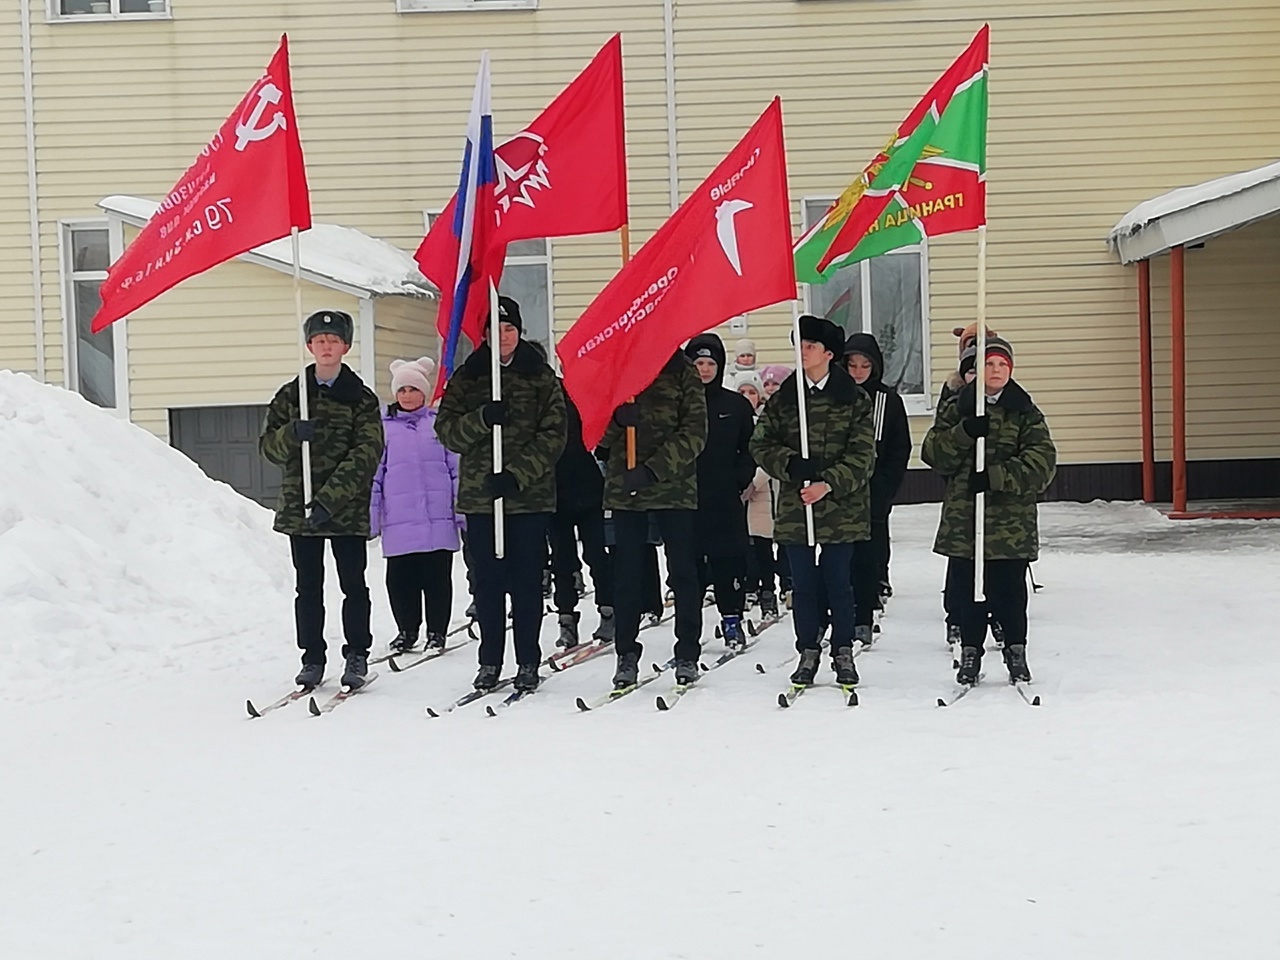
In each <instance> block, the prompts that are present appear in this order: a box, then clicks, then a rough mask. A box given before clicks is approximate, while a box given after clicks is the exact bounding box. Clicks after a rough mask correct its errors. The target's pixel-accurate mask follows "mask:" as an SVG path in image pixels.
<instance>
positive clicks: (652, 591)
mask: <svg viewBox="0 0 1280 960" xmlns="http://www.w3.org/2000/svg"><path fill="white" fill-rule="evenodd" d="M614 582H615V583H616V582H617V581H616V580H615V581H614ZM664 610H666V604H665V603H663V601H662V571H661V570H659V569H658V545H657V544H656V543H647V544H645V551H644V574H643V583H642V586H641V588H640V612H641V613H656V614H657V615H658V616H662V614H663V611H664Z"/></svg>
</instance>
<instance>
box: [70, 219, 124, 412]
mask: <svg viewBox="0 0 1280 960" xmlns="http://www.w3.org/2000/svg"><path fill="white" fill-rule="evenodd" d="M110 263H111V244H110V235H109V233H108V230H107V225H106V223H105V222H102V221H85V222H80V223H64V224H63V225H62V277H63V285H62V289H63V294H62V302H63V311H62V313H63V342H64V343H65V344H66V357H67V371H66V378H67V386H68V387H69V388H70V389H72V390H75V391H76V392H77V393H79V394H80V395H81V396H83V397H84V398H85V399H86V400H89V401H91V402H93V403H96V404H97V405H98V406H100V407H106V408H107V409H109V410H113V409H115V408H116V407H117V406H118V403H117V399H118V391H117V363H116V353H117V346H118V345H117V342H116V341H117V337H118V336H119V335H120V334H119V331H117V330H116V328H117V327H123V325H124V321H123V320H119V321H117V322H116V323H114V324H112V325H111V326H110V327H108V328H107V329H106V330H104V331H102V332H101V333H90V332H89V323H90V322H91V321H92V320H93V315H94V314H95V313H97V312H98V308H99V307H100V306H102V300H101V299H100V298H99V296H98V288H99V287H100V286H101V285H102V281H103V280H105V279H107V267H108V266H109V265H110ZM121 352H123V351H121Z"/></svg>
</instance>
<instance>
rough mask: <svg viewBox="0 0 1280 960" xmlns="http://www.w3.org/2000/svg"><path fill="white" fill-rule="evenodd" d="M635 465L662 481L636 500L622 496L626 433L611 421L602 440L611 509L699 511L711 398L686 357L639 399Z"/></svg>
mask: <svg viewBox="0 0 1280 960" xmlns="http://www.w3.org/2000/svg"><path fill="white" fill-rule="evenodd" d="M636 403H638V404H639V405H640V426H639V428H637V430H636V464H637V465H638V466H639V465H643V466H646V467H648V468H649V469H650V470H652V471H653V473H654V476H656V477H657V478H658V482H657V483H654V484H652V485H650V486H648V487H645V488H644V489H643V490H641V491H639V492H638V493H636V494H635V495H634V496H632V495H630V494H626V493H623V492H622V475H623V474H624V473H625V472H626V470H627V432H626V430H625V429H623V428H622V427H620V426H618V425H617V423H614V422H612V421H611V422H610V423H609V428H608V429H607V430H606V431H605V434H604V439H603V440H602V441H600V446H601V448H602V452H607V454H608V459H607V462H606V465H605V474H604V506H605V509H606V510H696V509H697V508H698V454H700V453H702V448H703V446H705V444H706V442H707V393H706V390H704V389H703V386H702V381H701V380H700V379H698V373H697V371H696V370H694V368H693V364H692V363H691V362H690V361H689V359H688V358H687V357H686V356H685V355H684V354H683V353H677V354H675V355H674V356H672V358H671V359H670V360H668V361H667V364H666V366H664V367H663V368H662V371H661V372H660V373H659V374H658V377H657V379H656V380H654V381H653V383H651V384H649V386H648V387H646V388H645V390H644V392H643V393H641V394H640V395H639V396H638V397H636Z"/></svg>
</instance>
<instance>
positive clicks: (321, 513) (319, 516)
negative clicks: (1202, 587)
mask: <svg viewBox="0 0 1280 960" xmlns="http://www.w3.org/2000/svg"><path fill="white" fill-rule="evenodd" d="M300 422H305V421H300ZM332 519H333V514H332V513H330V512H329V511H328V510H327V509H326V508H325V505H324V504H323V503H317V502H316V501H315V500H312V501H311V513H310V514H309V515H308V517H307V526H308V527H311V528H312V529H313V530H314V529H316V528H317V527H323V526H324V525H325V524H327V523H328V522H329V521H330V520H332Z"/></svg>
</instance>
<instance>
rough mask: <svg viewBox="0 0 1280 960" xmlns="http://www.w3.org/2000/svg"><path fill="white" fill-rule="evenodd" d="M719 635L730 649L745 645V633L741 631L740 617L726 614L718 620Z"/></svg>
mask: <svg viewBox="0 0 1280 960" xmlns="http://www.w3.org/2000/svg"><path fill="white" fill-rule="evenodd" d="M720 636H722V637H724V645H725V646H726V647H728V648H729V649H730V650H733V649H735V648H737V647H745V646H746V645H747V635H746V634H745V633H743V632H742V617H740V616H737V617H735V616H727V617H722V618H721V620H720Z"/></svg>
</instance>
